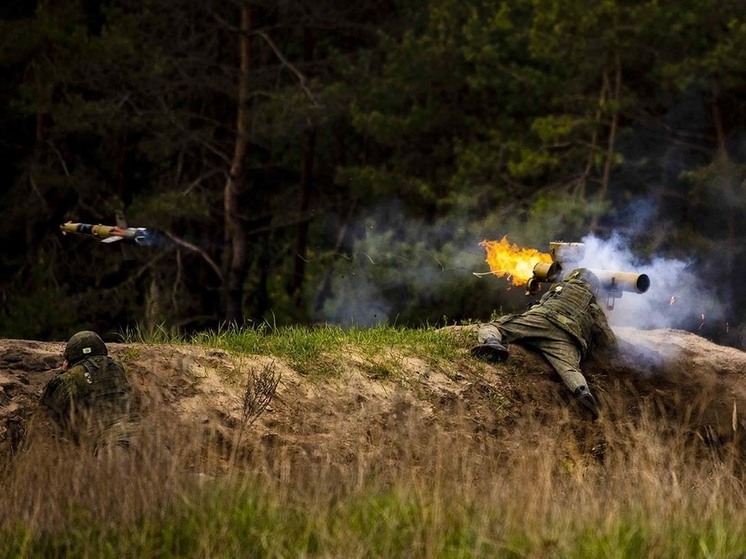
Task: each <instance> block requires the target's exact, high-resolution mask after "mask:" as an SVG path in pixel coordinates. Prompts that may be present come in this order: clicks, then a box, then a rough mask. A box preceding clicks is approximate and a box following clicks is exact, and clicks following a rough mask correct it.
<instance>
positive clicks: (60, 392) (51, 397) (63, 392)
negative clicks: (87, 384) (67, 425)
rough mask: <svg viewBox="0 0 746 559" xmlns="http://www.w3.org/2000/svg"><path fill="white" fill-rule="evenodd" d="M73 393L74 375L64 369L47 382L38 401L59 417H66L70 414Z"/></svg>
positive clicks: (74, 391)
mask: <svg viewBox="0 0 746 559" xmlns="http://www.w3.org/2000/svg"><path fill="white" fill-rule="evenodd" d="M75 393H76V388H75V379H74V375H71V371H65V372H62V373H58V374H57V375H55V377H54V378H53V379H52V380H50V381H49V382H48V383H47V385H46V386H45V387H44V392H43V393H42V395H41V400H40V402H41V403H42V404H43V405H44V406H46V407H48V408H49V409H50V410H52V412H54V414H55V415H57V417H58V418H59V419H66V418H68V416H69V415H70V411H71V408H72V402H73V399H74V397H75Z"/></svg>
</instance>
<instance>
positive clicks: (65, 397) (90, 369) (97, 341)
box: [41, 332, 132, 451]
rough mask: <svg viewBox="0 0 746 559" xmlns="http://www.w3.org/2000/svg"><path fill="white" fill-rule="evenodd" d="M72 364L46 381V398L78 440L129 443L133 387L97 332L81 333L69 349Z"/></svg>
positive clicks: (96, 443) (44, 401)
mask: <svg viewBox="0 0 746 559" xmlns="http://www.w3.org/2000/svg"><path fill="white" fill-rule="evenodd" d="M65 359H66V360H67V362H68V368H67V369H66V370H62V371H60V372H59V373H57V374H56V375H55V376H54V378H53V379H52V380H50V381H49V383H47V385H46V386H45V388H44V392H43V394H42V396H41V403H42V404H43V405H45V406H46V407H48V408H49V409H50V410H51V411H52V412H53V413H54V415H55V418H56V419H57V420H58V421H59V422H60V424H61V425H62V426H63V427H64V428H65V429H66V430H67V431H68V432H69V433H70V434H71V435H72V436H73V438H74V439H75V440H76V441H77V442H81V443H90V444H92V445H93V446H94V448H95V449H96V450H97V451H98V450H99V449H100V448H101V447H103V446H108V445H117V446H123V447H127V446H129V440H128V431H129V428H128V425H129V422H130V421H131V419H132V416H131V404H132V388H131V386H130V384H129V382H128V381H127V377H126V375H125V372H124V369H123V367H122V365H120V364H119V363H117V362H116V361H114V360H113V359H111V358H110V357H109V356H108V351H107V349H106V346H105V345H104V343H103V341H101V338H99V337H98V335H97V334H95V333H94V332H79V333H77V334H75V335H74V336H73V337H72V338H70V342H68V345H67V348H66V349H65Z"/></svg>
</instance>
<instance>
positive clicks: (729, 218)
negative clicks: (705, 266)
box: [712, 91, 737, 277]
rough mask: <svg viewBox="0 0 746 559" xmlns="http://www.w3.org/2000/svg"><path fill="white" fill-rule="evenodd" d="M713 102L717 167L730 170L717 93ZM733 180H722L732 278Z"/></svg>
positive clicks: (728, 269) (727, 262)
mask: <svg viewBox="0 0 746 559" xmlns="http://www.w3.org/2000/svg"><path fill="white" fill-rule="evenodd" d="M713 97H714V99H713V101H712V121H713V125H714V126H715V137H716V138H717V151H716V152H715V166H716V167H721V168H722V169H723V170H727V169H728V168H729V163H730V155H729V154H728V146H727V144H726V140H725V126H724V124H723V114H722V112H721V110H720V105H719V103H718V96H717V91H716V92H715V94H714V95H713ZM732 181H733V178H732V177H731V176H729V173H728V172H725V173H724V177H723V180H722V183H723V190H724V195H725V196H724V197H725V224H726V225H725V226H726V229H727V231H726V243H725V246H726V250H725V274H726V275H727V276H728V277H730V276H732V275H733V263H734V262H733V261H734V255H735V253H736V250H737V243H736V223H735V216H734V212H733V206H734V202H735V198H736V195H735V193H734V192H733V183H732Z"/></svg>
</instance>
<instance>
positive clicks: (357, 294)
mask: <svg viewBox="0 0 746 559" xmlns="http://www.w3.org/2000/svg"><path fill="white" fill-rule="evenodd" d="M653 215H655V212H654V210H653V209H651V207H650V204H646V203H644V202H640V203H639V204H637V205H631V206H630V207H629V208H628V209H627V213H626V214H625V225H626V226H627V229H626V231H630V230H633V231H635V230H636V231H637V233H634V232H633V233H628V234H627V235H626V236H625V235H622V234H619V233H615V234H612V235H611V236H609V237H608V238H601V237H598V236H594V235H588V236H586V237H584V238H581V239H564V240H569V241H574V242H582V243H583V244H584V245H585V257H584V259H583V260H582V261H581V262H580V263H579V266H582V267H586V268H593V269H602V270H609V271H619V272H632V273H644V274H647V275H648V276H649V278H650V288H649V289H648V290H647V291H646V292H645V293H642V294H638V293H630V292H625V293H624V294H623V296H622V297H621V298H619V299H615V300H614V301H613V303H614V308H613V309H611V310H608V311H607V316H608V318H609V322H610V324H611V325H612V326H630V327H634V328H639V329H654V328H676V329H684V330H689V331H692V332H699V331H705V330H707V329H708V328H723V327H724V326H725V325H726V321H727V314H726V313H727V309H728V305H727V301H726V300H725V296H724V295H723V294H722V293H719V292H718V290H717V284H716V283H715V282H712V281H709V280H708V278H707V277H706V276H705V272H704V269H705V268H704V267H703V266H702V263H700V262H695V261H693V260H681V259H676V258H669V257H666V256H656V255H654V256H646V257H642V256H640V255H637V254H635V252H634V251H633V250H632V248H631V246H632V243H633V241H634V240H635V239H638V240H639V238H640V235H641V234H642V235H644V234H645V231H646V230H650V229H649V225H650V221H651V217H652V216H653ZM630 226H631V227H630ZM353 229H354V230H355V235H354V238H353V239H352V241H351V242H350V244H349V245H348V246H346V247H345V249H346V252H345V254H344V256H345V258H340V259H338V262H337V264H336V265H335V270H334V275H333V281H332V290H331V292H332V293H333V296H332V297H331V298H328V299H326V300H324V301H323V304H322V305H318V306H317V308H316V316H315V318H316V319H317V320H321V321H328V322H334V323H339V324H343V325H353V324H355V325H358V326H371V325H375V324H379V323H399V322H404V321H402V320H401V317H402V316H404V317H406V316H410V317H411V316H413V315H414V314H416V312H413V310H412V309H413V308H414V309H416V307H417V305H420V306H421V308H422V309H425V308H429V309H430V310H431V311H432V309H433V308H435V309H438V308H442V314H440V315H439V317H438V318H440V317H442V316H447V317H453V316H458V312H459V311H462V312H461V315H460V316H461V317H469V318H475V317H478V316H482V315H484V314H485V313H486V312H490V311H491V310H498V311H500V308H501V306H503V305H504V306H505V310H506V312H516V311H518V310H519V309H521V308H525V306H526V305H527V304H528V303H529V301H528V300H526V298H525V297H524V296H523V289H521V288H515V289H513V290H512V291H509V289H510V288H509V285H508V284H507V282H506V281H505V279H504V278H496V277H492V276H487V277H483V278H475V277H474V276H473V274H472V272H484V271H485V270H486V269H487V265H486V263H485V257H486V254H485V251H484V249H483V248H482V247H480V246H479V243H480V242H481V241H482V240H484V239H485V238H494V239H499V238H500V237H501V236H502V234H501V233H502V232H497V233H496V232H495V231H491V232H490V233H488V234H486V235H485V232H484V231H483V230H477V229H476V228H472V227H471V226H470V225H469V224H467V223H466V222H465V220H463V219H459V218H456V217H452V218H446V219H442V220H439V221H437V222H433V223H426V222H424V221H422V220H417V219H414V218H412V217H411V216H408V215H407V212H406V211H405V210H404V209H403V207H402V206H401V205H399V204H397V203H396V202H395V201H394V202H392V201H387V202H386V203H382V204H381V205H380V206H379V207H378V208H376V209H375V210H373V211H372V212H371V213H369V214H368V215H367V216H366V217H364V218H362V219H361V220H360V221H359V222H358V223H357V224H355V226H354V227H353ZM505 234H507V236H508V240H510V241H511V242H516V243H518V244H519V245H521V246H523V243H521V242H520V239H521V235H519V233H518V232H514V234H511V231H506V232H505ZM544 234H545V235H546V236H545V237H544V239H545V241H544V244H543V245H542V244H541V243H538V244H534V245H535V246H530V245H527V246H526V248H536V249H538V250H540V251H547V252H548V250H549V242H550V241H554V240H558V239H556V238H553V237H552V233H551V232H546V233H544V232H542V235H544ZM565 271H566V272H569V270H565ZM454 309H456V311H454ZM407 313H409V314H407ZM431 314H432V313H431Z"/></svg>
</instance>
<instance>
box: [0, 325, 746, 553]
mask: <svg viewBox="0 0 746 559" xmlns="http://www.w3.org/2000/svg"><path fill="white" fill-rule="evenodd" d="M439 335H440V334H439V333H435V332H432V331H421V332H400V331H398V330H395V329H394V330H385V329H373V330H372V331H344V332H343V331H341V330H339V329H335V328H310V329H290V330H286V331H283V332H247V333H242V332H238V331H235V332H222V333H220V335H210V336H205V337H204V338H203V339H201V340H200V341H201V342H202V343H205V344H207V345H211V346H213V347H220V348H224V349H228V350H231V351H250V352H253V353H273V354H279V353H282V351H286V352H294V351H295V350H297V349H299V348H306V350H307V351H308V353H307V354H306V356H305V357H304V358H305V359H307V360H308V361H306V363H309V362H313V361H314V359H317V358H319V356H320V355H322V354H325V353H326V352H327V351H330V349H331V350H332V351H334V348H335V347H339V348H340V349H339V351H340V352H341V353H340V355H339V356H338V358H344V356H345V355H346V351H347V350H349V347H350V345H351V346H353V347H361V346H362V347H363V349H361V351H366V350H365V349H364V348H365V347H367V348H369V350H370V351H373V352H379V353H380V352H381V351H382V350H384V349H385V348H386V347H389V346H394V345H396V346H397V347H401V348H404V349H403V350H404V351H411V352H413V354H416V355H419V354H420V353H421V352H422V351H423V348H427V349H428V350H429V353H430V354H433V355H435V356H436V357H435V358H442V359H447V358H452V359H457V358H458V355H459V352H460V351H461V350H462V349H463V343H462V342H460V341H458V340H456V341H454V340H453V339H452V340H451V341H443V340H441V339H440V338H439V337H438V336H439ZM431 336H432V338H430V337H431ZM335 344H336V345H335ZM348 344H349V345H348ZM438 344H442V347H441V348H440V349H433V346H437V345H438ZM345 348H347V349H345ZM274 352H277V353H274ZM438 356H440V357H438ZM449 356H450V357H449ZM611 405H612V406H613V405H614V402H611ZM458 410H459V408H458V407H455V408H454V411H453V414H454V417H453V418H451V419H452V421H451V422H450V424H449V428H445V427H442V426H439V424H438V423H437V422H435V423H428V424H427V425H421V424H418V423H416V422H415V421H413V420H401V421H398V422H394V423H391V424H390V425H389V426H388V429H389V431H387V432H385V433H383V434H381V436H380V437H379V438H378V439H376V438H372V439H371V440H370V441H367V442H366V443H361V444H359V445H358V446H357V447H355V448H352V449H350V450H349V452H348V453H347V454H346V455H345V459H344V460H340V459H338V458H334V457H333V455H331V454H330V455H320V456H317V457H315V458H314V459H310V458H309V457H308V456H304V455H301V454H298V453H294V452H291V449H288V448H276V449H274V450H270V449H267V448H266V447H265V446H263V445H262V444H261V442H260V441H259V440H258V438H257V437H248V436H247V437H246V441H245V442H244V444H245V449H244V451H243V452H241V454H240V457H241V460H242V462H241V464H239V465H238V466H237V467H230V468H227V469H226V463H227V460H226V459H227V457H228V455H229V454H230V447H229V445H228V446H226V442H225V441H222V440H215V439H213V438H211V437H210V433H209V432H207V431H206V432H204V433H202V432H199V433H195V432H185V431H183V430H179V429H177V427H175V423H174V422H172V421H169V418H168V417H167V416H164V417H152V418H148V421H144V422H143V423H142V424H141V426H140V430H139V431H138V433H137V437H136V440H137V444H136V448H137V451H136V452H135V451H133V452H130V453H125V454H122V453H107V452H103V453H101V454H99V455H94V454H93V453H91V452H89V450H87V449H85V448H80V447H78V446H74V445H71V444H66V443H64V442H61V441H60V442H56V443H53V442H51V441H52V439H50V438H49V437H45V436H41V435H42V434H40V436H35V435H34V430H33V427H34V426H33V425H32V426H31V429H30V430H29V436H28V438H27V441H26V443H25V446H24V447H23V448H22V449H21V451H20V452H18V453H17V454H16V455H15V456H14V457H12V459H11V460H8V461H6V462H5V463H4V464H3V465H2V466H0V487H2V491H0V557H163V558H171V557H212V558H214V557H225V558H228V557H230V558H233V557H278V558H279V557H340V558H342V557H344V558H347V557H387V558H388V557H424V558H431V557H447V558H450V557H485V558H487V557H515V558H522V557H561V558H575V557H609V558H612V557H613V558H627V557H629V558H639V557H653V558H672V559H673V558H685V557H686V558H688V557H703V558H704V557H713V558H714V557H717V558H737V557H743V556H744V553H746V528H745V525H744V516H743V511H744V510H746V490H745V489H744V486H743V463H742V454H741V449H740V448H738V447H737V446H732V447H729V446H725V447H719V448H717V449H714V448H711V447H708V446H707V445H706V444H705V443H704V441H702V440H700V439H697V438H696V437H692V436H691V432H689V431H688V430H687V427H686V425H683V424H682V425H679V426H676V425H673V426H672V425H671V424H670V423H669V424H666V423H663V422H661V421H659V419H658V418H657V416H656V415H655V414H654V413H653V412H652V411H646V410H645V408H642V411H641V412H640V413H639V414H638V415H637V416H635V417H630V418H628V419H626V420H624V421H618V422H615V423H614V422H610V421H606V420H603V419H602V420H601V421H600V422H598V423H594V424H593V425H592V426H588V425H587V424H584V423H583V420H581V419H578V417H577V416H576V415H571V414H569V413H568V414H567V415H566V416H562V415H561V414H559V415H557V416H556V417H555V416H553V418H552V420H551V421H546V420H544V419H542V418H536V417H525V418H523V419H519V420H517V421H516V422H515V423H514V424H512V425H510V426H504V430H503V431H501V432H500V433H498V434H494V433H493V434H492V435H490V436H480V437H477V436H474V425H473V424H472V419H471V418H470V417H468V416H467V415H463V416H461V415H460V414H461V412H459V411H458ZM685 411H686V410H685ZM682 413H683V412H682ZM687 413H691V414H692V416H694V415H695V414H696V413H697V412H696V411H695V410H689V412H687ZM684 415H686V414H685V413H684ZM693 419H694V420H696V417H693ZM454 426H455V427H454ZM340 430H341V431H343V429H342V428H341V427H340ZM579 431H583V432H582V433H581V434H580V435H579V434H578V432H579ZM579 441H581V442H582V441H586V442H589V444H588V445H585V446H583V444H580V443H579ZM591 443H592V444H591Z"/></svg>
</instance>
